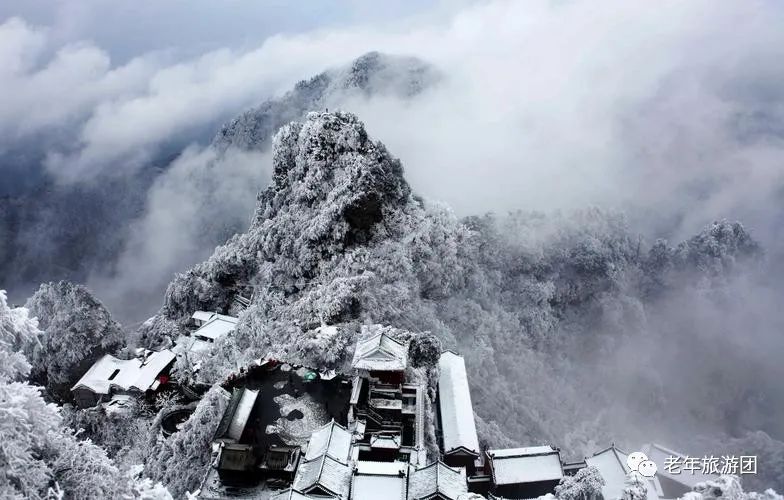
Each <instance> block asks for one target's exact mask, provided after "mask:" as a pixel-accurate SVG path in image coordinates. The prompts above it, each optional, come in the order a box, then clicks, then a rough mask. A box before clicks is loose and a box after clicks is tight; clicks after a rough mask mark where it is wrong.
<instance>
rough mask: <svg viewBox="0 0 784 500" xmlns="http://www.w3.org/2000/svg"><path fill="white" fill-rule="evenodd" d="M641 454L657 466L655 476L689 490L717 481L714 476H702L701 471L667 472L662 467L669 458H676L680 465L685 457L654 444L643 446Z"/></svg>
mask: <svg viewBox="0 0 784 500" xmlns="http://www.w3.org/2000/svg"><path fill="white" fill-rule="evenodd" d="M642 452H643V453H645V454H646V455H647V456H648V459H649V460H653V461H654V462H655V463H656V465H657V466H658V472H657V473H656V474H657V476H660V477H666V478H668V479H670V480H672V481H675V482H677V483H680V484H682V485H684V486H685V487H687V489H689V490H691V489H693V488H694V487H695V486H697V484H698V483H703V482H705V481H709V480H711V479H717V478H718V477H719V476H717V475H715V474H703V473H702V470H701V469H698V470H695V471H693V473H692V471H689V472H681V473H680V474H674V473H672V472H668V471H667V470H666V469H665V467H664V464H665V463H666V461H667V459H668V458H669V457H677V458H678V459H679V460H681V462H680V463H683V460H684V459H685V455H683V454H682V453H679V452H677V451H673V450H671V449H669V448H665V447H664V446H661V445H658V444H655V443H651V444H647V445H645V446H643V447H642Z"/></svg>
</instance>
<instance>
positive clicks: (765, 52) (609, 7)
mask: <svg viewBox="0 0 784 500" xmlns="http://www.w3.org/2000/svg"><path fill="white" fill-rule="evenodd" d="M428 13H429V15H426V14H428ZM77 17H78V16H77ZM406 19H408V20H409V22H407V23H395V22H382V21H379V20H378V18H377V17H370V18H368V19H365V20H363V19H354V20H352V22H350V23H347V24H340V23H328V26H326V27H322V28H321V29H315V30H313V29H308V28H306V29H304V30H300V31H299V32H286V33H279V34H269V33H265V35H264V38H263V40H261V41H260V42H258V43H257V45H256V46H254V47H250V48H248V47H243V46H233V47H226V48H219V49H215V50H208V51H206V52H204V53H202V54H200V55H194V56H183V55H182V54H183V52H182V51H178V50H174V49H171V47H166V48H167V50H164V51H158V52H147V53H142V54H138V55H136V56H135V57H131V58H128V59H127V61H126V62H123V63H122V64H119V65H113V63H112V60H111V57H110V56H109V54H110V52H111V49H103V48H99V47H98V46H96V45H95V44H93V43H91V42H86V41H78V42H74V41H73V35H72V34H71V35H69V36H67V37H66V36H65V35H62V34H60V33H61V32H62V29H60V30H49V29H47V28H37V27H32V26H31V25H29V24H27V23H25V22H24V21H21V20H19V19H11V20H9V21H6V22H5V23H4V24H3V25H2V27H1V28H0V47H3V49H2V50H3V51H4V53H3V55H4V58H5V59H7V60H9V61H12V64H9V65H6V67H5V69H4V70H3V72H2V73H0V85H2V87H3V88H4V89H10V91H7V92H4V94H3V96H2V97H0V102H1V103H2V104H1V105H0V131H2V137H3V138H5V139H4V140H5V141H14V140H16V139H17V138H19V137H23V136H29V135H31V134H40V133H43V131H46V130H51V129H64V130H66V131H68V133H70V134H72V135H73V140H72V141H62V142H61V143H59V144H58V145H57V146H56V147H49V148H48V149H47V166H48V168H49V169H50V171H51V172H52V173H53V174H55V175H56V176H57V177H58V178H59V179H60V180H63V181H69V182H82V181H85V180H87V179H92V178H93V177H94V176H95V175H97V174H102V173H124V172H129V171H133V170H134V169H138V168H141V167H142V166H144V165H145V164H146V163H147V162H149V161H150V158H154V157H155V155H156V154H159V153H160V151H161V149H162V148H164V147H165V146H167V145H170V144H172V143H175V144H180V143H187V142H189V141H191V140H193V139H194V138H195V136H196V135H198V134H203V131H204V130H205V129H210V128H211V127H215V126H216V125H217V124H218V123H219V122H220V121H222V120H223V119H225V118H227V117H230V116H232V115H233V114H235V113H237V112H239V111H240V110H242V109H244V108H246V107H247V106H249V105H251V104H254V103H257V102H259V101H261V100H263V99H265V98H267V97H270V96H274V95H279V94H280V93H282V92H283V91H285V90H286V89H288V88H290V86H291V85H292V84H293V83H294V82H295V81H297V80H299V79H301V78H306V77H309V76H311V75H313V74H315V73H317V72H319V71H321V70H323V69H325V68H326V67H330V66H335V65H339V64H343V63H345V62H347V61H349V60H350V59H352V58H354V57H356V56H358V55H360V54H362V53H364V52H366V51H368V50H379V51H382V52H389V53H396V54H408V55H416V56H419V57H421V58H423V59H425V60H427V61H429V62H431V63H432V64H434V65H435V66H436V67H437V68H438V69H439V70H441V72H442V74H443V75H445V78H444V79H443V81H442V82H441V84H440V85H439V86H437V87H436V88H433V89H431V90H429V91H428V92H425V93H423V94H422V95H420V96H418V97H416V98H414V99H413V100H409V101H405V102H404V101H400V100H398V99H394V98H390V97H381V98H352V99H350V100H344V101H343V102H342V104H341V106H342V107H345V108H348V109H350V110H352V111H355V112H357V114H359V116H360V117H361V119H363V120H364V121H365V122H366V124H367V127H368V130H369V132H370V133H371V134H372V135H373V136H374V137H376V138H377V139H380V140H382V141H383V142H385V143H386V144H387V145H388V147H389V148H390V150H391V151H392V152H393V153H394V154H396V155H398V156H400V157H401V159H402V160H403V164H404V166H405V168H406V171H407V177H408V179H409V180H410V182H411V183H412V185H413V186H414V188H415V190H416V191H418V192H419V193H421V194H423V195H425V196H427V197H430V198H434V199H438V200H442V201H445V202H447V203H448V204H450V205H451V206H453V207H455V209H456V210H457V212H458V213H459V214H470V213H477V212H483V211H487V210H496V211H504V210H507V209H514V208H526V209H540V210H557V209H567V210H568V209H572V208H580V207H584V206H586V205H591V204H597V205H603V206H607V207H612V208H621V209H623V210H625V211H627V213H629V214H630V217H631V218H632V221H633V222H634V227H635V228H639V230H640V231H641V232H643V233H645V234H646V235H649V236H660V235H662V236H669V237H672V238H681V237H683V236H685V235H687V234H691V233H693V232H695V231H696V230H697V229H698V228H699V227H701V226H703V225H704V224H706V223H708V222H710V221H711V220H713V219H717V218H722V217H728V218H732V219H738V218H739V219H741V220H744V222H745V223H746V224H747V225H748V226H750V228H751V229H752V231H753V232H754V234H755V236H757V237H760V238H762V239H763V240H765V241H766V243H771V244H773V245H774V247H775V246H776V245H779V244H780V243H781V242H780V241H778V238H780V237H779V236H777V235H779V234H782V232H781V231H780V227H781V217H780V216H779V215H778V214H779V212H780V210H779V209H778V208H777V207H780V206H781V201H782V200H781V199H780V198H781V193H782V192H784V190H783V189H782V188H784V177H783V176H784V170H782V169H781V168H780V166H779V163H780V162H779V158H780V157H781V153H782V141H783V140H784V139H783V138H784V94H782V91H781V90H780V89H781V88H784V86H782V83H784V74H783V73H784V72H782V71H780V70H778V69H777V68H779V66H780V65H779V64H778V61H780V60H781V56H782V53H781V52H782V51H784V49H781V47H784V43H782V42H784V40H782V39H783V38H784V34H782V33H781V30H780V29H779V26H780V25H781V22H782V21H784V8H782V7H781V6H780V5H778V4H777V3H775V2H771V1H768V0H752V1H741V0H734V1H729V2H725V3H724V4H723V5H722V8H721V9H716V8H715V4H714V3H713V2H711V1H709V0H696V1H692V2H680V1H675V0H665V1H662V2H656V3H625V4H622V5H619V4H618V3H617V2H610V1H606V0H602V1H587V0H572V1H565V2H550V1H545V0H531V1H528V2H510V1H502V0H497V1H493V2H482V3H458V4H454V5H452V4H449V3H446V4H440V5H438V6H437V7H436V8H435V10H433V11H425V12H423V13H422V15H421V16H419V17H416V18H413V19H409V18H406ZM88 24H89V23H88ZM76 25H78V23H76ZM181 29H182V30H185V31H187V30H189V29H190V28H189V27H187V26H183V27H182V28H181ZM74 30H75V31H78V30H76V29H74ZM294 31H296V30H294ZM61 39H67V40H68V42H67V43H66V44H65V45H64V46H62V47H59V48H57V47H53V45H56V42H57V41H58V40H61ZM120 45H122V44H120ZM47 46H48V49H47ZM2 141H3V140H2V139H0V144H1V143H2ZM189 154H190V153H189ZM186 156H187V155H186ZM194 169H195V167H194ZM237 175H242V174H237ZM220 177H221V178H223V176H220ZM175 178H176V176H175ZM246 180H247V181H248V182H254V183H256V182H259V184H258V185H257V186H256V188H258V189H261V188H262V187H263V184H264V183H265V181H264V180H263V179H262V180H261V181H259V178H258V177H257V176H256V173H254V174H253V176H251V177H248V178H247V179H246ZM227 182H229V183H234V182H235V179H228V180H227ZM216 189H219V188H218V187H216ZM246 191H247V192H246ZM250 191H252V190H242V191H241V193H240V194H238V196H246V197H247V200H246V201H245V202H244V203H243V204H242V206H243V207H244V206H246V205H247V203H251V202H252V198H251V194H250ZM153 198H154V195H151V198H150V200H151V201H150V203H154V202H153V201H152V200H153ZM156 206H163V204H162V203H158V204H157V205H156ZM159 211H160V210H157V209H154V208H153V206H152V205H151V206H150V207H148V212H149V213H150V214H151V213H154V212H159ZM193 214H194V217H196V218H197V220H196V221H193V222H194V223H198V219H199V217H200V215H199V213H198V212H194V213H193ZM240 215H241V216H242V217H245V216H246V215H247V214H244V213H243V214H239V215H238V214H232V215H231V217H232V218H236V217H238V216H240ZM148 217H152V218H155V217H156V216H153V215H149V214H148ZM232 220H233V219H232ZM172 251H179V250H177V247H176V246H175V247H172ZM186 253H187V252H186ZM167 258H168V257H167ZM180 262H181V264H180V265H181V266H182V268H185V267H187V266H188V265H189V264H190V261H189V260H187V259H183V260H182V261H180Z"/></svg>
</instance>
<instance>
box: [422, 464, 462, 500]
mask: <svg viewBox="0 0 784 500" xmlns="http://www.w3.org/2000/svg"><path fill="white" fill-rule="evenodd" d="M465 493H468V485H467V483H466V476H465V469H453V468H452V467H449V466H448V465H446V464H445V463H443V462H441V461H440V460H439V461H438V462H433V463H432V464H430V465H427V466H425V467H422V468H421V469H415V470H412V471H410V472H409V474H408V498H409V500H419V499H424V498H431V497H433V496H434V495H436V494H440V495H442V496H443V497H445V498H448V499H450V500H457V498H458V497H459V496H460V495H462V494H465Z"/></svg>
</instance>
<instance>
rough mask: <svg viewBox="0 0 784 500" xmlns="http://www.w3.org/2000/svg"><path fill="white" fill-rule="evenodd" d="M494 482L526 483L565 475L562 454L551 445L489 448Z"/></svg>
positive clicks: (553, 479) (555, 478) (499, 483)
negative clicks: (562, 466)
mask: <svg viewBox="0 0 784 500" xmlns="http://www.w3.org/2000/svg"><path fill="white" fill-rule="evenodd" d="M487 457H488V459H489V460H490V468H491V470H492V471H493V483H494V484H496V485H502V484H524V483H534V482H539V481H557V480H560V479H561V478H562V477H563V469H562V468H561V454H560V453H559V452H558V450H556V449H553V448H552V447H550V446H532V447H528V448H510V449H505V450H487Z"/></svg>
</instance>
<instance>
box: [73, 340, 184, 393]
mask: <svg viewBox="0 0 784 500" xmlns="http://www.w3.org/2000/svg"><path fill="white" fill-rule="evenodd" d="M174 358H175V354H174V353H173V352H172V351H170V350H169V349H164V350H163V351H159V352H151V353H149V354H148V355H147V357H146V358H145V359H144V360H142V359H139V358H133V359H117V358H115V357H114V356H112V355H111V354H106V355H105V356H103V357H102V358H101V359H99V360H98V361H96V362H95V363H93V366H91V367H90V369H89V370H87V373H85V374H84V375H83V376H82V378H80V379H79V381H78V382H76V384H75V385H74V386H73V387H72V388H71V390H72V391H73V390H76V389H87V390H90V391H92V392H94V393H96V394H109V393H111V392H112V390H120V391H129V390H132V389H135V390H139V391H142V392H144V391H146V390H147V389H149V388H150V386H152V385H153V383H154V382H155V379H156V378H157V377H158V375H160V373H161V372H162V371H163V370H164V369H165V368H166V367H167V366H168V365H169V364H170V363H171V362H172V361H174Z"/></svg>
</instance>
